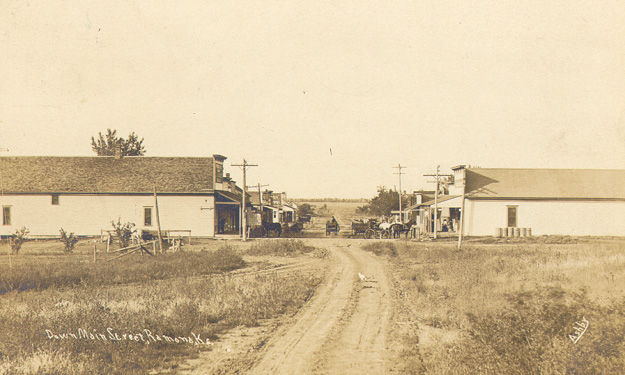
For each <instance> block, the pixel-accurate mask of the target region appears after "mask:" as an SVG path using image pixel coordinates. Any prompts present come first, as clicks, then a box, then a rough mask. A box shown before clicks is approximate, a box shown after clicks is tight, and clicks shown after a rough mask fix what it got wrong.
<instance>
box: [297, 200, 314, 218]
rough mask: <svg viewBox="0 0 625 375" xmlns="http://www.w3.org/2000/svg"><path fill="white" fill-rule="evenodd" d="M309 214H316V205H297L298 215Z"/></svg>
mask: <svg viewBox="0 0 625 375" xmlns="http://www.w3.org/2000/svg"><path fill="white" fill-rule="evenodd" d="M308 215H311V216H312V215H315V206H313V205H311V204H308V203H302V204H300V205H299V207H297V216H299V217H304V216H308Z"/></svg>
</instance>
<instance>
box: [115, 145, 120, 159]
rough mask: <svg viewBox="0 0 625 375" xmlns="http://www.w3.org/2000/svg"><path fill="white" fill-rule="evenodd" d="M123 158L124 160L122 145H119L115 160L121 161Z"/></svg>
mask: <svg viewBox="0 0 625 375" xmlns="http://www.w3.org/2000/svg"><path fill="white" fill-rule="evenodd" d="M121 158H122V144H121V143H117V144H116V145H115V159H121Z"/></svg>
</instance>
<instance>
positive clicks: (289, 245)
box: [247, 239, 315, 256]
mask: <svg viewBox="0 0 625 375" xmlns="http://www.w3.org/2000/svg"><path fill="white" fill-rule="evenodd" d="M313 251H315V247H314V246H310V245H307V244H306V243H305V242H304V241H302V240H293V239H288V240H263V241H258V242H255V243H254V244H253V245H252V246H251V247H250V248H249V249H248V251H247V253H248V254H249V255H254V256H258V255H277V256H297V255H302V254H308V253H311V252H313Z"/></svg>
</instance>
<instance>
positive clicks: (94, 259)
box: [93, 241, 97, 263]
mask: <svg viewBox="0 0 625 375" xmlns="http://www.w3.org/2000/svg"><path fill="white" fill-rule="evenodd" d="M96 261H97V259H96V255H95V241H93V263H95V262H96Z"/></svg>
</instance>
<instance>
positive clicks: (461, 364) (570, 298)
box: [364, 239, 625, 374]
mask: <svg viewBox="0 0 625 375" xmlns="http://www.w3.org/2000/svg"><path fill="white" fill-rule="evenodd" d="M624 248H625V241H623V240H597V239H594V240H588V241H586V240H582V241H578V243H567V244H545V243H540V244H537V243H534V244H472V245H469V246H466V247H464V248H463V249H462V250H461V251H458V250H456V248H455V246H454V244H451V243H447V244H444V243H443V244H441V243H411V242H405V241H402V242H388V241H387V242H377V243H371V244H368V245H366V246H364V249H365V250H368V251H372V252H374V253H376V254H378V255H380V256H388V259H389V260H390V262H391V264H392V268H393V270H394V271H395V275H396V287H397V288H396V293H397V297H398V300H399V301H401V305H402V306H401V308H400V309H401V310H402V314H403V317H404V319H406V320H409V321H412V322H413V323H414V324H413V325H412V328H413V329H412V330H406V331H405V332H404V337H403V339H404V340H405V345H404V352H403V355H402V358H401V362H402V363H403V364H402V366H403V368H402V371H401V372H402V373H413V374H418V373H430V374H622V373H623V369H625V299H624V297H625V290H624V288H623V287H622V285H625V251H624ZM582 319H586V320H587V321H588V322H589V324H588V329H587V331H585V332H584V334H583V336H581V337H580V338H579V340H578V341H577V343H574V342H573V340H572V339H571V337H576V335H575V333H576V332H577V331H576V328H579V327H580V325H579V324H576V322H582ZM582 324H584V323H582ZM569 335H572V336H569Z"/></svg>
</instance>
